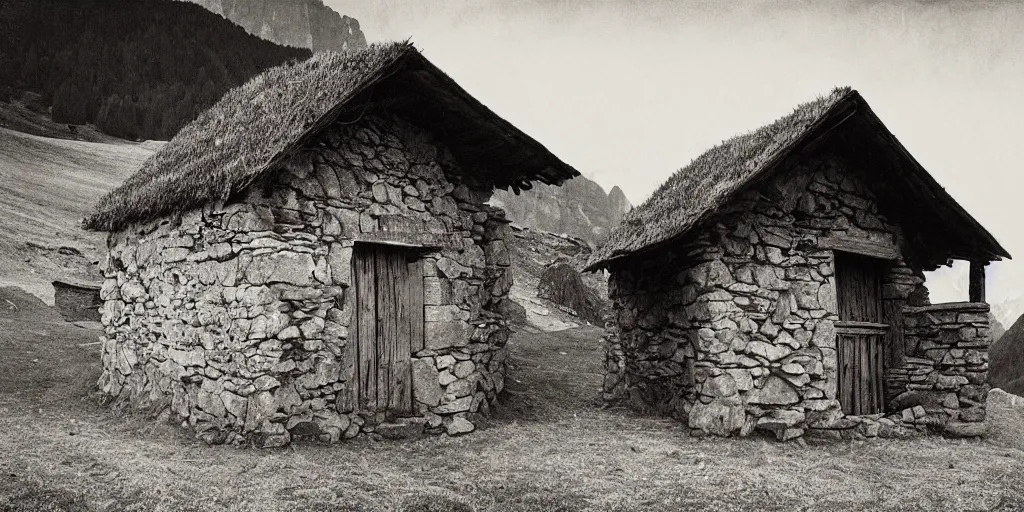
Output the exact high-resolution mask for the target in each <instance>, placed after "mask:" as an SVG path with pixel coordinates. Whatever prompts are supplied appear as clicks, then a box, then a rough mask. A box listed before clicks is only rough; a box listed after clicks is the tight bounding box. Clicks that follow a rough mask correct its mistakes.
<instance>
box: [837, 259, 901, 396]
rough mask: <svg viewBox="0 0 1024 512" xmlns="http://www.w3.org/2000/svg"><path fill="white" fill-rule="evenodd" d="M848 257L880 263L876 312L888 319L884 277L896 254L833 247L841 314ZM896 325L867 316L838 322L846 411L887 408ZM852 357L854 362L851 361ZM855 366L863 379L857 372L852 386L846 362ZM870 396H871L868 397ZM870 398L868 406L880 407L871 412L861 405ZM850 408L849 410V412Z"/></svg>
mask: <svg viewBox="0 0 1024 512" xmlns="http://www.w3.org/2000/svg"><path fill="white" fill-rule="evenodd" d="M845 258H856V259H861V260H868V261H872V262H873V264H874V266H875V267H876V269H877V270H876V271H875V272H874V274H875V278H876V283H875V286H876V290H875V293H874V295H875V296H876V299H875V300H877V304H875V305H874V306H875V307H876V311H875V316H877V319H878V320H883V321H885V320H887V315H888V314H889V313H890V308H889V307H888V305H887V303H886V299H885V297H884V291H883V290H884V278H885V275H886V274H887V273H888V272H889V269H890V268H891V266H892V258H889V257H878V255H877V253H876V254H864V252H863V251H857V252H853V251H846V250H842V249H839V248H836V249H833V260H832V261H833V265H834V267H835V269H834V275H835V294H836V314H837V315H841V314H842V312H843V310H844V309H845V308H844V307H843V306H844V303H843V300H842V295H843V294H842V290H843V289H844V288H843V287H842V283H841V275H842V274H844V273H846V272H844V271H842V270H840V264H839V262H840V261H841V260H842V259H845ZM892 328H893V326H892V325H891V324H890V323H883V322H873V321H863V320H843V319H840V320H838V321H837V322H836V323H835V331H836V399H837V400H838V401H839V403H840V406H841V407H842V409H843V411H844V413H846V414H851V415H858V414H875V413H878V412H886V408H887V403H886V396H887V393H886V391H887V390H886V379H885V375H886V372H887V370H888V368H889V367H890V365H889V364H888V362H889V353H888V351H889V344H890V340H891V338H892V336H891V332H892ZM851 361H852V362H851ZM847 363H850V366H855V367H856V368H858V370H859V372H858V373H860V379H857V378H856V376H854V377H853V379H852V380H851V383H852V384H858V383H859V388H858V387H857V386H855V387H853V388H851V389H845V388H844V381H846V380H848V379H847V378H846V377H847V375H846V374H845V372H846V371H847V370H846V369H845V368H844V366H847ZM865 371H867V372H868V377H864V372H865ZM847 394H849V395H850V396H849V397H847V399H846V400H844V398H843V397H844V396H845V395H847ZM854 395H856V396H858V397H860V401H855V400H854V399H853V396H854ZM865 397H867V398H865ZM865 399H867V400H868V406H870V405H872V404H873V405H874V406H875V408H876V409H877V410H873V411H870V412H864V411H861V410H860V409H861V407H863V406H864V402H863V401H864V400H865ZM848 411H849V412H848Z"/></svg>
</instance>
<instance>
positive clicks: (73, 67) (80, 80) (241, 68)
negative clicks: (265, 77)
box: [0, 0, 310, 140]
mask: <svg viewBox="0 0 1024 512" xmlns="http://www.w3.org/2000/svg"><path fill="white" fill-rule="evenodd" d="M309 55H310V52H309V51H308V50H305V49H299V48H289V47H284V46H279V45H276V44H274V43H271V42H269V41H264V40H262V39H260V38H258V37H256V36H253V35H250V34H248V33H247V32H246V31H245V30H244V29H243V28H242V27H239V26H238V25H235V24H234V23H232V22H230V21H228V20H226V19H224V18H223V17H221V16H219V15H217V14H214V13H212V12H210V11H207V10H206V9H204V8H202V7H200V6H198V5H194V4H189V3H183V2H175V1H171V0H75V1H72V2H69V1H67V0H32V1H23V0H15V1H5V2H0V101H5V100H7V99H8V97H10V96H12V95H14V96H17V92H18V91H32V92H35V93H38V94H39V95H40V100H41V104H42V105H44V106H52V114H53V118H54V120H56V121H58V122H62V123H69V124H76V125H80V124H86V123H91V124H94V125H96V126H98V127H99V128H100V129H102V130H103V131H104V132H105V133H108V134H111V135H115V136H117V137H122V138H130V139H140V138H141V139H161V140H166V139H169V138H171V137H172V136H173V135H174V134H175V133H177V132H178V130H179V129H180V128H181V127H182V126H184V125H185V124H186V123H188V122H189V121H191V120H192V119H195V117H196V115H198V114H199V113H200V112H202V111H204V110H206V109H207V108H209V107H210V106H211V105H212V104H213V103H214V102H215V101H216V100H218V99H219V98H220V97H221V96H222V95H223V94H224V93H225V92H226V91H227V90H228V89H230V88H232V87H236V86H238V85H241V84H242V83H243V82H245V81H246V80H248V79H249V78H251V77H252V76H254V75H256V74H257V73H259V72H261V71H263V70H265V69H267V68H269V67H272V66H276V65H278V64H281V63H284V62H287V61H289V60H295V59H305V58H307V57H309Z"/></svg>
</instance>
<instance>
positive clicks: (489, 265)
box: [100, 116, 511, 446]
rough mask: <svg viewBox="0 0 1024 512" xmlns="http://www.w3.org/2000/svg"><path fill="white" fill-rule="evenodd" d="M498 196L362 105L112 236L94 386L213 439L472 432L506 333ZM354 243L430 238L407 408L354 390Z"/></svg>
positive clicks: (501, 371) (486, 404) (421, 138)
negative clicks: (288, 152) (209, 192)
mask: <svg viewBox="0 0 1024 512" xmlns="http://www.w3.org/2000/svg"><path fill="white" fill-rule="evenodd" d="M489 194H490V188H489V184H487V183H479V182H477V181H475V180H474V179H473V178H472V177H467V176H466V174H465V173H464V172H463V171H462V170H461V169H459V167H458V165H457V163H456V162H455V160H454V159H453V158H452V157H451V155H450V154H448V152H447V151H446V150H444V149H443V148H441V147H439V146H438V145H436V144H435V143H434V142H433V141H432V140H430V138H429V137H428V136H426V135H425V133H424V132H422V131H421V130H419V129H418V128H415V127H413V126H411V125H408V124H406V123H404V122H402V121H401V120H399V119H395V118H392V117H386V116H380V117H375V116H366V117H364V118H363V119H361V120H360V121H359V122H358V123H355V124H349V125H338V126H336V127H333V128H331V129H329V130H327V131H326V132H325V133H324V134H323V135H321V136H320V138H319V140H316V141H314V142H313V143H312V144H311V145H310V146H309V147H308V149H306V150H304V151H302V152H300V153H299V154H297V155H296V156H295V157H293V158H292V159H291V160H290V161H289V162H287V163H286V164H285V165H284V166H283V167H282V169H281V170H280V171H278V172H276V173H274V174H272V175H271V176H270V177H269V178H267V179H266V180H265V181H264V182H258V183H254V184H253V185H251V186H250V187H248V189H247V190H246V191H245V192H244V193H243V194H241V195H239V196H237V197H233V198H232V199H231V200H229V201H228V202H227V203H225V204H208V205H207V206H206V207H204V208H202V209H200V210H193V211H188V212H182V213H181V215H180V217H178V218H174V219H171V218H167V219H162V220H159V221H154V222H151V223H147V224H144V225H137V226H133V227H132V228H131V229H127V230H124V231H121V232H118V233H113V234H111V238H110V240H109V244H108V245H109V248H110V250H109V254H108V257H107V258H106V260H105V261H104V265H103V269H102V270H103V273H104V275H105V277H106V280H105V281H104V284H103V288H102V290H101V294H102V298H103V300H104V301H105V303H104V307H103V315H102V321H103V324H104V326H105V329H106V333H105V337H104V341H103V374H102V377H101V379H100V388H101V390H102V391H103V393H105V394H107V395H109V396H110V397H111V399H112V400H113V401H116V402H117V403H119V404H123V405H125V406H128V407H131V408H135V409H146V410H149V409H157V410H162V411H165V412H164V415H165V416H169V417H172V418H173V419H176V420H178V421H182V422H183V423H184V424H187V425H188V426H189V427H190V428H192V429H194V430H195V431H196V432H197V433H198V435H199V436H200V437H201V438H203V439H204V440H206V441H208V442H211V443H240V442H243V441H245V442H248V441H251V442H254V443H255V444H257V445H260V446H280V445H283V444H286V443H288V442H289V441H291V440H292V439H296V438H310V439H318V440H321V441H325V442H335V441H338V440H339V439H343V438H351V437H354V436H356V435H358V434H360V433H361V432H362V433H368V432H375V431H378V429H379V433H381V435H389V436H391V435H398V434H402V433H419V432H422V431H428V432H447V433H449V434H459V433H464V432H469V431H472V430H473V429H474V428H475V427H474V422H475V421H476V420H477V419H478V417H479V416H480V415H483V414H486V413H487V412H488V410H489V408H490V406H491V405H492V404H493V403H494V400H495V399H496V397H497V395H498V393H500V392H501V390H502V388H503V386H504V376H505V371H506V362H505V360H506V357H507V352H506V349H505V348H504V345H505V342H506V341H507V339H508V334H509V330H508V327H507V325H506V322H505V320H504V318H503V317H502V315H501V314H499V313H497V311H500V310H501V308H502V303H503V301H506V300H508V299H507V298H506V296H507V294H508V291H509V288H510V286H511V273H510V272H509V271H508V266H509V264H510V261H509V255H508V249H507V247H506V246H505V242H504V237H505V231H506V224H507V221H506V220H505V218H504V215H503V213H502V212H501V210H499V209H496V208H491V207H489V206H487V205H485V204H483V203H484V201H485V200H486V199H487V198H488V196H489ZM357 243H392V244H394V243H398V244H404V245H406V246H415V247H420V248H421V249H420V250H419V255H420V257H421V258H422V261H423V269H424V271H423V274H424V276H423V284H424V303H425V317H426V323H425V342H426V343H425V345H426V347H425V349H424V350H421V351H418V352H416V353H414V354H411V355H410V357H411V365H412V379H413V395H414V399H415V404H416V405H415V411H414V414H413V417H411V418H399V419H397V420H396V419H394V418H391V417H389V416H388V415H387V414H386V413H385V412H384V411H368V410H362V409H361V408H360V407H359V405H358V404H356V403H353V402H354V400H353V399H352V396H354V395H353V393H354V387H355V382H354V380H353V375H354V371H355V364H356V361H355V349H354V343H355V339H354V332H350V329H352V330H353V331H354V327H355V326H354V324H353V310H354V306H355V293H354V292H355V288H354V283H353V275H352V254H353V247H354V246H355V244H357ZM402 435H404V434H402Z"/></svg>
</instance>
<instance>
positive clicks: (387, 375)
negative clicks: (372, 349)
mask: <svg viewBox="0 0 1024 512" xmlns="http://www.w3.org/2000/svg"><path fill="white" fill-rule="evenodd" d="M389 256H391V253H390V251H387V250H384V249H383V248H378V250H377V253H376V258H375V259H376V264H377V390H378V394H377V410H379V411H383V410H388V408H389V403H388V402H389V400H390V397H391V372H392V370H393V368H392V366H393V364H392V363H393V361H394V346H395V336H396V333H395V275H394V272H393V268H392V265H391V262H390V261H389Z"/></svg>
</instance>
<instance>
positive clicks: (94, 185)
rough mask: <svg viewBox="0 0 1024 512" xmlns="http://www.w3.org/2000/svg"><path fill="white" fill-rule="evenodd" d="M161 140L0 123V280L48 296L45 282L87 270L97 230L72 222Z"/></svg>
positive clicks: (93, 254)
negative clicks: (48, 131)
mask: <svg viewBox="0 0 1024 512" xmlns="http://www.w3.org/2000/svg"><path fill="white" fill-rule="evenodd" d="M161 145H162V143H158V142H146V143H128V142H124V141H118V142H109V143H97V142H83V141H73V140H61V139H52V138H46V137H39V136H35V135H27V134H24V133H19V132H15V131H11V130H8V129H5V128H0V148H2V149H0V286H8V285H16V286H21V287H22V288H24V289H26V290H27V291H29V292H31V293H33V294H34V295H36V296H39V297H43V298H47V299H49V300H52V295H53V289H52V288H51V286H50V281H52V280H53V278H54V277H57V276H58V275H62V274H72V275H74V276H80V277H88V276H89V274H90V272H94V270H91V268H90V267H91V263H92V262H93V261H96V260H97V259H98V254H99V253H98V249H100V248H102V247H103V244H104V238H103V235H99V234H96V233H87V232H84V231H82V230H81V229H80V228H79V222H80V221H81V219H82V217H84V216H85V214H86V212H87V211H89V209H90V208H91V207H92V206H93V205H94V204H95V203H96V201H97V200H98V199H99V197H100V196H101V195H103V194H105V193H106V192H108V191H109V190H110V189H112V188H114V187H115V186H116V185H117V184H119V183H120V182H121V181H123V180H124V179H125V178H127V177H128V175H130V174H131V173H132V172H134V171H135V170H136V169H138V168H139V166H140V165H141V164H142V162H143V160H145V159H146V158H148V157H149V155H151V154H152V153H153V152H154V151H155V150H156V149H157V148H158V147H160V146H161Z"/></svg>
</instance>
